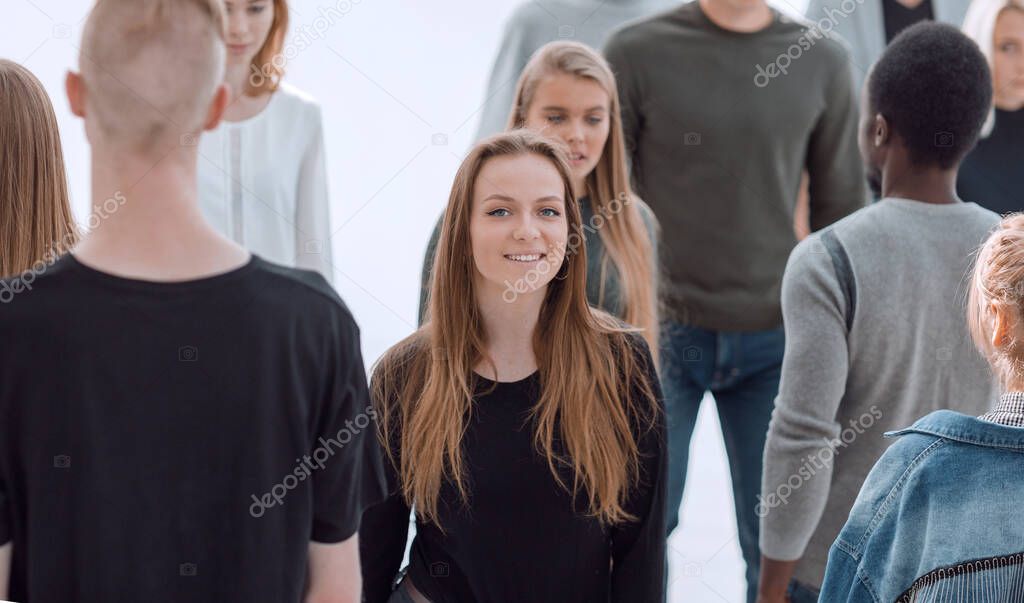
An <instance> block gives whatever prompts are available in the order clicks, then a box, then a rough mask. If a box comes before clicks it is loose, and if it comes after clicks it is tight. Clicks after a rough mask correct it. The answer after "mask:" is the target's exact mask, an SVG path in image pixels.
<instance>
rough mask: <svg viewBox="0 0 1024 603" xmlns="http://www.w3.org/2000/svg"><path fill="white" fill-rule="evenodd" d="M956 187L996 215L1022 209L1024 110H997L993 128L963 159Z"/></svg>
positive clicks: (1023, 192) (960, 193)
mask: <svg viewBox="0 0 1024 603" xmlns="http://www.w3.org/2000/svg"><path fill="white" fill-rule="evenodd" d="M956 188H957V193H958V194H959V195H960V198H961V199H963V200H964V201H973V202H975V203H977V204H978V205H980V206H982V207H984V208H986V209H990V210H992V211H994V212H996V213H997V214H1006V213H1010V212H1017V211H1022V210H1024V109H1021V110H1018V111H1003V110H1002V109H996V125H995V129H994V130H992V134H991V135H990V136H989V137H988V138H983V139H981V140H979V141H978V146H976V147H975V148H974V150H973V151H971V152H970V153H968V155H967V157H966V158H965V159H964V162H963V164H962V165H961V166H960V174H959V176H958V177H957V182H956Z"/></svg>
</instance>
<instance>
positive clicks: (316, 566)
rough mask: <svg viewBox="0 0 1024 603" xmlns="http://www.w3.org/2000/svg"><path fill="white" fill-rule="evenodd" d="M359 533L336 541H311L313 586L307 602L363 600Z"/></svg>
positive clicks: (311, 583) (310, 573) (352, 602)
mask: <svg viewBox="0 0 1024 603" xmlns="http://www.w3.org/2000/svg"><path fill="white" fill-rule="evenodd" d="M362 589H363V579H362V576H361V575H360V573H359V535H358V534H354V535H352V536H351V537H350V538H349V539H348V540H344V541H342V542H338V543H336V544H322V543H319V542H310V543H309V585H308V590H307V591H306V599H305V602H304V603H359V600H360V598H361V596H362Z"/></svg>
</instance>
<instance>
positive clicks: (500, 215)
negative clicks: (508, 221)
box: [487, 207, 508, 218]
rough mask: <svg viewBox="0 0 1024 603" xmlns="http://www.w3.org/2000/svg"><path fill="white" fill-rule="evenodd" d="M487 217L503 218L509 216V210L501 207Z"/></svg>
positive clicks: (490, 212)
mask: <svg viewBox="0 0 1024 603" xmlns="http://www.w3.org/2000/svg"><path fill="white" fill-rule="evenodd" d="M498 212H505V213H503V214H499V213H498ZM487 215H488V216H495V217H498V218H502V217H505V216H507V215H508V210H507V209H505V208H504V207H499V208H498V209H492V210H491V211H489V212H487Z"/></svg>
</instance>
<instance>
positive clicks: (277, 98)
mask: <svg viewBox="0 0 1024 603" xmlns="http://www.w3.org/2000/svg"><path fill="white" fill-rule="evenodd" d="M271 106H272V107H273V108H274V111H275V112H276V113H277V114H278V115H288V116H291V117H301V118H302V119H303V120H304V121H309V122H311V123H315V124H316V125H317V126H319V124H320V121H321V109H320V103H319V102H318V101H317V100H316V99H315V98H314V97H313V96H311V95H310V94H308V93H306V92H304V91H303V90H300V89H299V88H296V87H295V86H292V85H291V84H289V83H288V82H281V83H280V85H279V86H278V88H277V90H275V91H274V98H273V99H272V101H271Z"/></svg>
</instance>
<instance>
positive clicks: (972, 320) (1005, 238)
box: [967, 213, 1024, 389]
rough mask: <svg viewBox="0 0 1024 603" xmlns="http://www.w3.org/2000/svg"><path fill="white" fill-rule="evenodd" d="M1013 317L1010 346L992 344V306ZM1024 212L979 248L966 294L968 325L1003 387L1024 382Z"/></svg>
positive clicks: (1006, 220) (1011, 217) (1003, 224)
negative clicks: (1006, 311)
mask: <svg viewBox="0 0 1024 603" xmlns="http://www.w3.org/2000/svg"><path fill="white" fill-rule="evenodd" d="M993 304H994V305H999V306H1002V307H1003V308H1005V309H1007V310H1009V311H1010V312H1009V313H1010V315H1011V316H1012V317H1013V321H1012V323H1013V324H1012V328H1013V329H1014V332H1013V333H1011V335H1010V345H1008V346H1004V347H1001V348H998V349H997V348H996V347H995V346H994V345H992V322H991V319H992V318H993V312H992V305H993ZM1022 319H1024V214H1022V213H1016V214H1010V215H1008V216H1006V217H1005V218H1003V220H1002V221H1001V222H1000V223H999V226H997V227H996V229H995V231H994V232H993V233H992V234H991V235H990V236H989V238H988V240H986V241H985V243H984V244H983V245H982V246H981V249H980V250H979V251H978V256H977V259H976V260H975V264H974V274H973V276H972V277H971V287H970V290H969V293H968V296H967V326H968V327H969V328H970V331H971V337H972V338H973V339H974V344H975V345H976V346H977V348H978V350H979V351H981V353H982V355H983V356H984V357H985V359H986V360H988V363H989V365H990V366H991V367H992V372H993V373H994V374H995V375H996V377H997V378H998V379H999V381H1000V383H1001V384H1002V386H1003V388H1004V389H1006V388H1007V387H1008V385H1009V384H1010V383H1018V384H1019V383H1024V320H1022Z"/></svg>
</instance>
